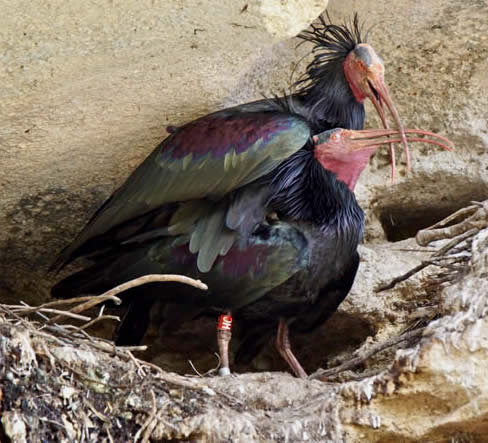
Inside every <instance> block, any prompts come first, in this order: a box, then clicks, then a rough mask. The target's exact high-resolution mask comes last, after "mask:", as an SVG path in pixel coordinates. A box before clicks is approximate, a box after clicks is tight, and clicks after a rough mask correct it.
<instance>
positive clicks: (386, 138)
mask: <svg viewBox="0 0 488 443" xmlns="http://www.w3.org/2000/svg"><path fill="white" fill-rule="evenodd" d="M342 134H343V137H344V139H345V140H346V144H347V146H348V147H349V149H350V150H351V152H352V151H364V150H373V151H374V150H376V149H378V148H379V147H380V146H382V145H386V144H391V143H399V142H402V143H404V145H405V144H408V142H422V143H428V144H431V145H436V146H440V147H441V148H443V149H445V150H447V151H453V143H452V142H451V141H450V140H449V139H447V138H446V137H443V136H442V135H439V134H435V133H433V132H430V131H425V130H423V129H403V128H402V130H401V131H400V130H394V129H364V130H362V131H352V130H344V131H343V133H342ZM421 136H425V137H431V138H424V137H421ZM390 152H391V151H390ZM391 161H392V174H393V173H394V171H393V168H394V156H393V155H392V156H391Z"/></svg>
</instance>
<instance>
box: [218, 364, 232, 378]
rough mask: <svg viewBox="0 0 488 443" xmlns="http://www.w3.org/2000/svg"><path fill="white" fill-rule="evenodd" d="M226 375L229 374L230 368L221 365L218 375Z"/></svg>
mask: <svg viewBox="0 0 488 443" xmlns="http://www.w3.org/2000/svg"><path fill="white" fill-rule="evenodd" d="M227 375H231V372H230V369H229V368H228V367H226V366H222V367H221V368H219V376H220V377H225V376H227Z"/></svg>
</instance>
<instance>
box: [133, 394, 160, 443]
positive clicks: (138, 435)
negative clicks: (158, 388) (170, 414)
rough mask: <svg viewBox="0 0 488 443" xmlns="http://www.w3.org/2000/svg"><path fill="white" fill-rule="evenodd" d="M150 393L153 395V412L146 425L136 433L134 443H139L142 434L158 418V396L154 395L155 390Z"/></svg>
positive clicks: (145, 422)
mask: <svg viewBox="0 0 488 443" xmlns="http://www.w3.org/2000/svg"><path fill="white" fill-rule="evenodd" d="M149 392H150V393H151V399H152V408H151V412H150V413H149V416H148V417H147V419H146V420H145V421H144V423H143V424H142V426H141V427H140V428H139V430H138V431H137V432H136V435H135V436H134V443H137V440H139V437H140V436H141V434H142V432H143V431H144V430H145V429H146V428H147V427H148V426H149V425H150V424H151V422H152V421H153V420H154V418H155V417H156V413H157V408H156V395H155V394H154V391H153V390H151V391H149Z"/></svg>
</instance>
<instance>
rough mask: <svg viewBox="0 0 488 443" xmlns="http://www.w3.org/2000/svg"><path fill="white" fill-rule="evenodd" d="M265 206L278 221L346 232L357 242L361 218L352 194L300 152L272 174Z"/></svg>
mask: <svg viewBox="0 0 488 443" xmlns="http://www.w3.org/2000/svg"><path fill="white" fill-rule="evenodd" d="M269 206H270V207H271V208H272V209H273V210H275V211H277V212H278V214H279V215H280V216H281V217H284V218H291V219H294V220H297V221H304V222H310V223H313V224H315V225H319V226H321V227H323V228H324V229H326V228H329V227H331V228H334V227H335V228H337V229H338V230H341V231H347V232H350V233H351V234H352V236H353V237H354V238H355V239H357V241H359V238H360V237H361V235H362V229H363V224H364V214H363V211H362V209H361V208H360V206H359V205H358V203H357V201H356V198H355V196H354V193H353V192H352V191H351V189H350V188H348V186H347V185H346V184H345V183H344V182H342V181H340V180H339V179H338V177H337V175H336V174H335V173H333V172H330V171H327V170H326V169H324V168H323V167H322V165H321V164H320V163H319V162H318V161H317V160H316V159H315V157H314V154H313V151H312V150H311V149H301V150H300V151H298V152H296V153H295V154H293V155H292V156H291V157H289V158H288V159H287V160H285V161H284V162H283V163H282V164H281V165H280V166H278V168H277V170H276V171H275V173H274V177H273V180H272V183H271V198H270V200H269Z"/></svg>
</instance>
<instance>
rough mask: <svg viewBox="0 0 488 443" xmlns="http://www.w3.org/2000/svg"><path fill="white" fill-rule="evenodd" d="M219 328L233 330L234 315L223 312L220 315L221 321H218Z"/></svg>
mask: <svg viewBox="0 0 488 443" xmlns="http://www.w3.org/2000/svg"><path fill="white" fill-rule="evenodd" d="M217 330H220V331H231V330H232V316H231V315H225V314H222V315H220V316H219V321H218V322H217Z"/></svg>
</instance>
